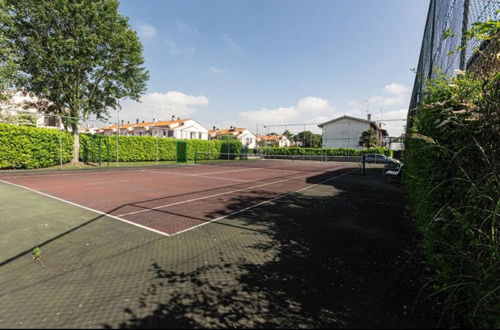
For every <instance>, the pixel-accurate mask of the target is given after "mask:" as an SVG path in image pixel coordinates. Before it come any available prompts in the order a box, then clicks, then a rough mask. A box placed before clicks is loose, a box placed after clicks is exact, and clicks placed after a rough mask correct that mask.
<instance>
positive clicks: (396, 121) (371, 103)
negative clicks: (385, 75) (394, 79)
mask: <svg viewBox="0 0 500 330" xmlns="http://www.w3.org/2000/svg"><path fill="white" fill-rule="evenodd" d="M382 91H383V92H384V93H385V94H382V95H374V96H372V97H370V98H369V99H365V100H363V101H360V100H354V101H350V102H349V103H348V105H349V106H350V107H351V109H350V110H349V111H348V114H349V115H351V116H355V117H360V118H366V112H367V110H368V111H369V112H370V113H371V114H372V116H371V118H372V120H374V121H377V122H379V123H380V122H381V123H382V125H383V128H385V129H387V131H388V132H389V135H390V136H399V135H401V134H402V133H403V132H404V127H405V125H406V121H405V120H404V119H406V115H407V113H408V108H406V107H405V106H407V105H408V103H409V101H410V95H409V91H410V89H409V88H408V87H407V86H406V85H404V84H399V83H390V84H387V85H385V86H384V88H383V89H382ZM389 119H391V120H389Z"/></svg>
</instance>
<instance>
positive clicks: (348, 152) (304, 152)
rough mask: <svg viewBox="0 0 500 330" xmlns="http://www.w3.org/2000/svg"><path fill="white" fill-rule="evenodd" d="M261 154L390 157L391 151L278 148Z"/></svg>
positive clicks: (263, 151)
mask: <svg viewBox="0 0 500 330" xmlns="http://www.w3.org/2000/svg"><path fill="white" fill-rule="evenodd" d="M259 150H260V152H261V153H265V154H268V155H317V156H321V155H323V156H325V155H326V156H362V155H364V154H367V153H377V154H384V155H386V156H389V157H392V150H389V149H387V148H383V147H375V148H367V149H354V148H298V147H290V148H278V147H261V148H260V149H259Z"/></svg>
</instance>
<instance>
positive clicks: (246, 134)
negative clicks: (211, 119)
mask: <svg viewBox="0 0 500 330" xmlns="http://www.w3.org/2000/svg"><path fill="white" fill-rule="evenodd" d="M208 135H209V138H210V139H221V138H223V137H224V136H234V137H236V138H237V139H238V141H240V142H241V144H242V145H243V146H246V147H247V148H249V149H253V148H255V147H256V146H257V137H256V136H255V135H254V134H253V133H252V132H250V131H249V130H248V129H246V128H238V127H232V126H231V127H230V128H228V129H218V128H216V127H215V126H214V127H213V129H211V130H209V131H208Z"/></svg>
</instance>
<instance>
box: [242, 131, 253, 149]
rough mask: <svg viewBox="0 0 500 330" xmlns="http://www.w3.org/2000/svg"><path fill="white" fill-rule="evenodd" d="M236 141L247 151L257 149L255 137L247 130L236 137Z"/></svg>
mask: <svg viewBox="0 0 500 330" xmlns="http://www.w3.org/2000/svg"><path fill="white" fill-rule="evenodd" d="M247 139H249V140H248V141H247ZM238 140H239V141H240V142H241V144H242V145H243V146H246V147H247V148H249V149H254V148H255V147H257V137H256V136H255V135H253V134H252V132H250V131H249V130H244V131H243V132H242V133H241V134H240V135H238ZM247 142H248V144H247Z"/></svg>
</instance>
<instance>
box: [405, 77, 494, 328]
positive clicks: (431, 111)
mask: <svg viewBox="0 0 500 330" xmlns="http://www.w3.org/2000/svg"><path fill="white" fill-rule="evenodd" d="M499 131H500V74H498V73H495V74H493V75H490V76H489V77H486V78H481V79H478V78H474V77H472V76H470V75H469V74H462V75H459V76H458V77H456V78H452V79H449V80H448V79H445V78H442V77H441V78H437V79H436V80H433V81H430V82H429V83H428V84H427V93H426V97H425V99H424V102H423V104H421V105H420V107H419V109H418V112H417V117H416V119H415V125H414V127H413V132H412V133H411V134H410V135H408V136H407V138H406V141H405V142H406V143H405V146H406V148H405V153H404V161H405V172H404V183H405V186H406V189H407V191H408V195H409V206H410V210H411V213H412V215H413V216H414V218H415V220H416V223H417V226H418V228H419V230H420V231H421V233H422V235H423V241H422V246H423V249H424V252H425V253H426V256H427V261H428V265H429V268H430V270H431V271H433V274H434V275H433V278H432V283H433V285H434V288H435V290H436V292H439V293H442V294H444V295H445V297H446V299H445V307H446V308H447V309H448V310H449V311H450V313H451V314H452V315H453V316H455V317H456V319H457V321H459V322H463V324H464V325H467V326H473V327H499V326H500V318H499V313H498V311H499V310H500V281H499V279H500V276H499V274H500V260H499V250H498V247H499V244H498V243H499V241H498V240H499V229H500V228H499V224H498V215H499V210H500V202H499V197H500V196H499V191H500V187H499V176H498V174H499V166H500V159H499V150H500V145H499V139H498V132H499Z"/></svg>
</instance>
